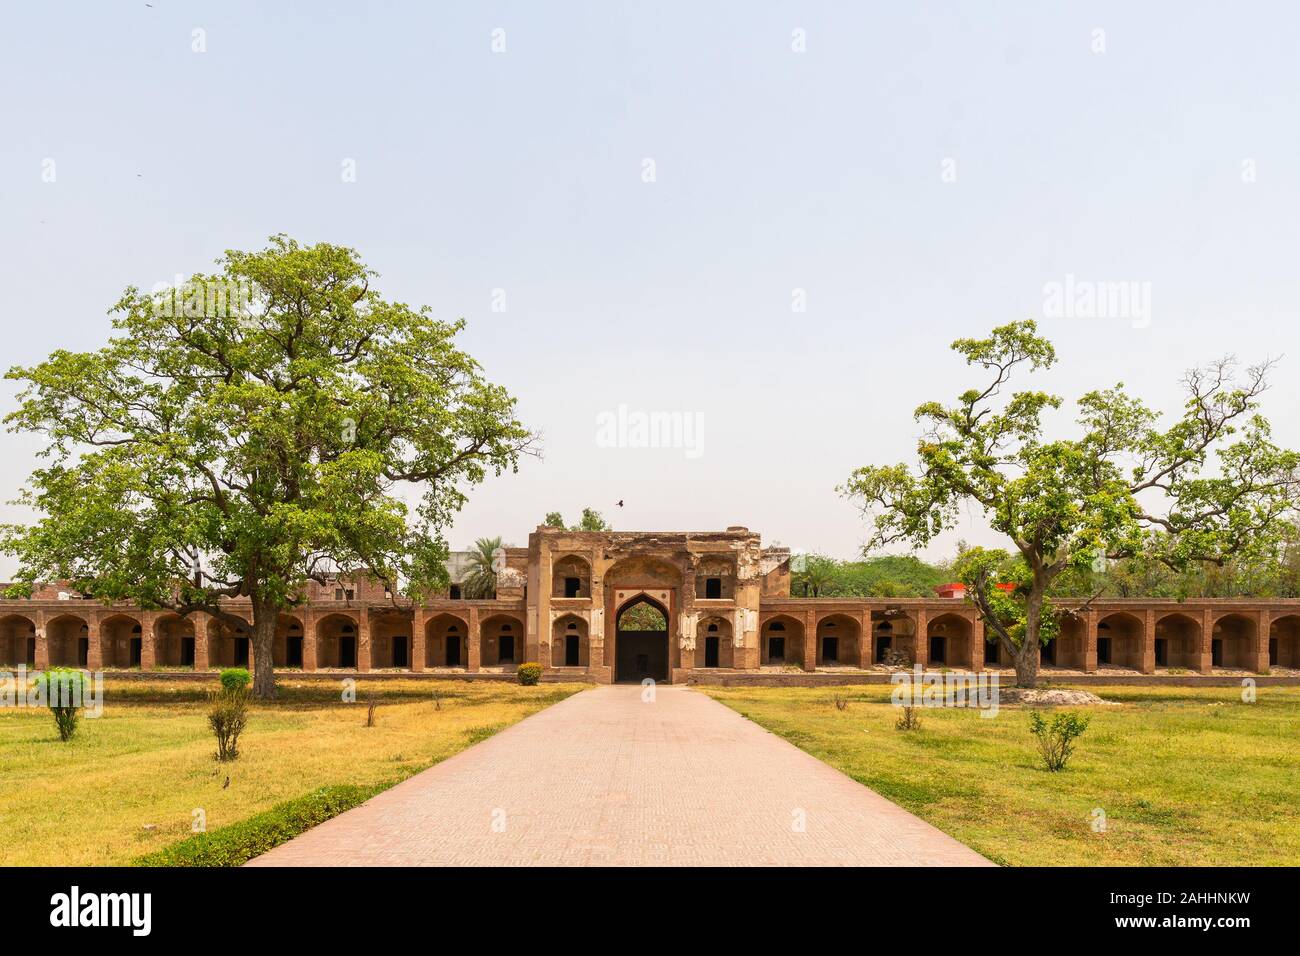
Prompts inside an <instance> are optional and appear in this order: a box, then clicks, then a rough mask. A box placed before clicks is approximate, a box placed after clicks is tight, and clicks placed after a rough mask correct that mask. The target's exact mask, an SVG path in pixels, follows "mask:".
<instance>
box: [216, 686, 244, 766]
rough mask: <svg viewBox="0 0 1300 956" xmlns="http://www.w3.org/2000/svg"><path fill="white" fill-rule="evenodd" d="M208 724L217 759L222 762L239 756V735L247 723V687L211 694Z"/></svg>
mask: <svg viewBox="0 0 1300 956" xmlns="http://www.w3.org/2000/svg"><path fill="white" fill-rule="evenodd" d="M210 704H211V706H210V707H209V709H208V725H209V726H210V727H211V728H212V733H213V734H214V735H215V736H216V738H217V759H218V760H220V761H222V762H223V763H224V762H225V761H227V760H234V759H235V758H237V757H238V756H239V735H240V734H242V733H243V732H244V728H245V727H246V726H247V725H248V689H247V688H242V687H241V688H239V689H237V690H222V691H220V692H219V693H216V694H213V695H212V697H211V700H210Z"/></svg>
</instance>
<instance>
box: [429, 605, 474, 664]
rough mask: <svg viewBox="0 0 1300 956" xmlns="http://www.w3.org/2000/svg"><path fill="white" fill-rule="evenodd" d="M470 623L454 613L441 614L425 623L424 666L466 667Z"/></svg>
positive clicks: (467, 662)
mask: <svg viewBox="0 0 1300 956" xmlns="http://www.w3.org/2000/svg"><path fill="white" fill-rule="evenodd" d="M468 638H469V625H468V624H466V623H465V621H464V620H463V619H462V618H459V617H457V616H456V615H454V614H439V615H437V616H435V617H433V618H431V619H430V620H429V621H427V622H426V623H425V625H424V666H425V667H426V668H428V669H429V670H438V669H444V668H459V669H462V670H463V669H464V668H465V667H467V666H468V664H469V644H468Z"/></svg>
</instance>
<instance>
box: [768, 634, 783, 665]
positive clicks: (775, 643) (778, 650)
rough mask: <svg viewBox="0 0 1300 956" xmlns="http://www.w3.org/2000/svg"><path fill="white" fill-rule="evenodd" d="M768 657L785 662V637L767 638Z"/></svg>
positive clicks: (770, 659) (771, 659)
mask: <svg viewBox="0 0 1300 956" xmlns="http://www.w3.org/2000/svg"><path fill="white" fill-rule="evenodd" d="M767 659H768V660H769V661H780V662H781V663H782V664H784V663H785V638H784V637H769V638H768V639H767Z"/></svg>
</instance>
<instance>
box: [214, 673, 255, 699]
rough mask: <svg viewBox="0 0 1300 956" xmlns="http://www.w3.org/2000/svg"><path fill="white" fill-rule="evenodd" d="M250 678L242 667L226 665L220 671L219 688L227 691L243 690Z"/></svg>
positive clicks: (250, 680)
mask: <svg viewBox="0 0 1300 956" xmlns="http://www.w3.org/2000/svg"><path fill="white" fill-rule="evenodd" d="M252 680H253V678H252V676H251V675H250V674H249V673H248V671H246V670H245V669H244V668H242V667H227V668H226V669H225V670H223V671H222V672H221V689H222V690H223V691H226V692H227V693H229V692H230V691H235V690H245V689H246V688H247V687H248V685H249V684H250V683H251V682H252Z"/></svg>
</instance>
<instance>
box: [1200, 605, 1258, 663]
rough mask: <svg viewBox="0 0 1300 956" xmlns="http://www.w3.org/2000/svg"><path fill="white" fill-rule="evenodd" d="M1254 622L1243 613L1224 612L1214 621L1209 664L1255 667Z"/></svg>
mask: <svg viewBox="0 0 1300 956" xmlns="http://www.w3.org/2000/svg"><path fill="white" fill-rule="evenodd" d="M1255 638H1256V628H1255V622H1254V621H1253V620H1252V619H1251V618H1249V617H1247V616H1246V615H1244V614H1225V615H1224V616H1223V617H1221V618H1219V619H1218V620H1217V621H1215V622H1214V630H1213V631H1212V632H1211V641H1210V666H1211V667H1227V668H1231V669H1235V670H1254V669H1255Z"/></svg>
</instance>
